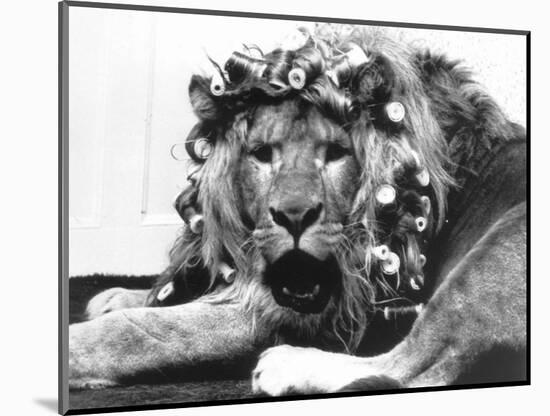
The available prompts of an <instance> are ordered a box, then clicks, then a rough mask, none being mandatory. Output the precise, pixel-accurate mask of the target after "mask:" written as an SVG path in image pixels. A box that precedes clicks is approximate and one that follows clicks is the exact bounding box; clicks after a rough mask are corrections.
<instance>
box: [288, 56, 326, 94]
mask: <svg viewBox="0 0 550 416" xmlns="http://www.w3.org/2000/svg"><path fill="white" fill-rule="evenodd" d="M324 70H325V60H324V59H323V56H322V54H321V52H320V51H319V50H318V49H316V48H303V49H300V50H299V51H297V56H296V58H294V61H293V62H292V69H291V70H290V72H289V73H288V83H289V84H290V86H291V87H292V88H294V89H296V90H301V89H302V88H304V87H305V86H306V84H308V83H310V82H311V81H312V80H314V79H315V78H317V77H318V76H319V75H321V74H322V73H323V72H324Z"/></svg>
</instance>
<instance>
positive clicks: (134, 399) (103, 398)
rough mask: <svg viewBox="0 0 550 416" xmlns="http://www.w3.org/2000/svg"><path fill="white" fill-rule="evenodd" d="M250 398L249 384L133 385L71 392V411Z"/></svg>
mask: <svg viewBox="0 0 550 416" xmlns="http://www.w3.org/2000/svg"><path fill="white" fill-rule="evenodd" d="M250 397H253V394H252V391H251V389H250V381H249V380H248V379H246V380H216V381H196V382H183V383H174V384H137V385H133V386H127V387H111V388H107V389H101V390H80V391H71V392H70V395H69V407H70V408H71V409H93V408H104V407H121V406H136V405H139V406H144V405H156V404H174V403H191V402H195V403H196V402H201V401H215V400H235V399H243V398H250Z"/></svg>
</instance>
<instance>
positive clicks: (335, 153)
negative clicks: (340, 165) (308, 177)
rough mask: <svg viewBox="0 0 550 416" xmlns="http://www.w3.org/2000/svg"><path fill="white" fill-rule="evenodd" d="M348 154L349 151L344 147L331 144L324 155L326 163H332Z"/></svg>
mask: <svg viewBox="0 0 550 416" xmlns="http://www.w3.org/2000/svg"><path fill="white" fill-rule="evenodd" d="M349 154H350V151H349V150H348V149H346V148H345V147H343V146H341V145H339V144H338V143H331V144H329V145H328V147H327V151H326V154H325V160H326V163H329V162H334V161H336V160H339V159H342V158H343V157H344V156H347V155H349Z"/></svg>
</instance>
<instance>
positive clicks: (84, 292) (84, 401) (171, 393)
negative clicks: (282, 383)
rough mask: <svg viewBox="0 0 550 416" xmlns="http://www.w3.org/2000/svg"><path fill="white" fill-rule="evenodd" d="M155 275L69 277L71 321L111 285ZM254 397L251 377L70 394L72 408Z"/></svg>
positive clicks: (146, 282) (134, 284)
mask: <svg viewBox="0 0 550 416" xmlns="http://www.w3.org/2000/svg"><path fill="white" fill-rule="evenodd" d="M153 278H154V276H141V277H129V276H128V277H127V276H108V277H106V276H103V275H92V276H85V277H73V278H71V279H70V283H69V286H70V290H69V292H70V302H69V322H70V323H75V322H79V321H81V320H82V317H83V313H84V310H85V307H86V304H87V302H88V300H89V299H90V298H91V297H93V296H94V295H96V294H97V293H99V292H101V291H103V290H105V289H108V288H110V287H126V288H129V289H146V288H149V287H151V284H152V281H153ZM250 397H253V395H252V391H251V388H250V380H249V379H248V378H244V379H240V380H208V381H188V382H179V383H165V384H136V385H132V386H124V387H112V388H106V389H99V390H76V391H71V392H70V394H69V407H70V408H71V409H94V408H105V407H122V406H136V405H140V406H141V405H157V404H171V403H190V402H201V401H215V400H235V399H243V398H250Z"/></svg>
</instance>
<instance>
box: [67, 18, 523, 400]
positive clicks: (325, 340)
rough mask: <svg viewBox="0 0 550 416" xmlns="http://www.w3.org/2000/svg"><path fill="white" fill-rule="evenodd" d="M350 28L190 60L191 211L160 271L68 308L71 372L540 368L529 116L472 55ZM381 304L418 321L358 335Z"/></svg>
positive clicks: (292, 386)
mask: <svg viewBox="0 0 550 416" xmlns="http://www.w3.org/2000/svg"><path fill="white" fill-rule="evenodd" d="M345 29H346V30H344V26H338V25H336V26H332V25H318V26H317V27H316V30H315V31H314V32H313V33H309V32H308V31H306V30H301V31H300V32H299V34H300V35H301V36H302V38H300V42H298V44H297V45H296V44H295V45H290V46H288V45H287V46H282V47H281V48H278V49H275V50H273V51H271V52H269V53H266V54H264V53H262V52H261V51H258V50H257V49H255V48H250V49H248V50H247V51H246V53H243V52H235V53H234V54H233V55H232V56H231V58H230V59H229V60H228V61H227V62H226V63H225V65H224V66H223V67H222V66H219V65H218V64H217V63H215V62H213V63H214V65H215V67H216V72H215V74H214V76H212V77H207V76H203V75H194V76H193V77H192V79H191V81H190V85H189V96H190V101H191V104H192V106H193V109H194V112H195V114H196V116H197V117H198V120H199V121H198V123H197V125H196V126H195V127H194V128H193V130H192V131H191V133H190V135H189V138H188V141H187V148H188V152H189V154H190V156H191V158H192V159H193V160H194V164H193V168H192V170H191V171H190V174H189V177H188V179H189V182H190V185H189V187H188V188H187V189H186V190H184V191H183V192H182V194H181V195H180V197H179V198H178V199H177V201H176V209H177V210H178V212H179V213H180V214H181V216H182V218H183V219H184V221H185V222H186V225H185V227H184V228H183V229H182V233H181V234H180V236H179V237H178V239H177V241H176V242H175V244H174V246H173V248H172V250H171V253H170V265H169V267H168V268H167V269H166V270H165V271H164V272H163V273H162V274H161V275H160V277H159V278H158V281H157V282H156V284H155V285H154V287H153V288H152V289H151V290H148V291H132V292H126V291H125V290H124V289H116V290H111V291H110V292H109V293H107V294H100V295H98V296H100V297H99V298H96V299H94V300H92V301H91V303H90V308H89V313H88V316H89V318H90V320H88V321H86V322H82V323H78V324H73V325H71V326H70V329H69V370H70V376H69V385H70V387H71V388H98V387H105V386H113V385H117V384H124V383H130V382H132V380H136V379H137V378H139V377H144V376H151V377H152V376H153V375H155V374H156V375H158V374H162V375H164V376H166V377H169V378H171V377H185V376H186V375H187V374H191V373H192V372H193V371H195V372H194V373H193V374H196V370H197V369H198V370H199V371H200V369H201V368H206V367H207V366H208V367H209V368H212V366H214V367H216V366H220V367H221V366H227V365H233V364H239V363H245V364H243V365H245V367H246V368H249V369H250V370H253V371H252V373H251V374H252V376H251V379H252V388H253V391H255V392H257V393H259V394H267V395H272V396H280V395H285V394H290V393H293V394H298V393H332V392H340V391H357V390H360V391H365V390H376V389H388V388H411V387H432V386H449V385H453V384H459V383H461V382H464V380H466V379H465V377H466V376H467V374H475V371H473V370H474V369H475V368H476V366H477V365H478V364H480V363H482V362H483V361H484V360H485V359H487V358H491V357H492V358H493V359H494V358H495V357H503V355H502V353H503V352H509V353H511V354H512V356H514V357H516V361H515V362H516V363H518V365H517V366H516V367H517V368H519V370H518V372H516V373H515V374H514V375H507V376H506V377H508V378H505V377H504V376H503V375H502V374H501V375H500V376H499V375H498V374H496V373H495V374H493V373H491V372H485V373H483V374H482V375H480V374H481V373H480V372H479V371H478V372H477V378H476V377H474V378H473V382H478V383H479V382H487V381H503V380H506V381H514V380H515V381H523V380H525V378H526V371H527V370H526V365H527V364H526V355H525V351H526V342H527V335H526V330H527V327H526V313H527V309H526V296H527V292H526V291H527V289H526V274H527V273H526V230H527V222H526V150H525V148H526V142H525V130H524V128H523V127H521V126H519V125H517V124H515V123H513V122H511V121H509V120H508V119H507V117H506V116H505V115H504V113H503V112H502V111H501V109H500V108H499V107H498V105H497V104H496V103H495V102H494V100H493V99H492V98H491V97H490V96H489V95H487V94H486V93H485V92H484V91H483V89H482V87H480V86H479V85H478V84H476V83H475V82H473V81H472V78H471V75H470V73H469V71H468V70H467V69H465V68H464V67H463V66H462V64H461V63H460V62H456V61H450V60H448V59H447V58H446V57H445V56H443V55H437V54H433V53H430V52H429V51H425V50H418V49H415V48H413V47H412V46H409V45H404V44H403V43H402V42H396V41H394V40H392V39H390V38H389V37H388V36H387V35H386V34H384V33H383V32H381V31H380V30H378V31H372V30H369V29H367V28H363V27H351V28H350V27H345ZM327 33H328V34H327ZM117 305H118V306H117ZM381 316H383V317H384V318H385V319H382V320H381V322H382V324H383V325H386V327H392V326H395V324H396V322H397V321H400V320H401V321H402V320H403V319H405V318H407V319H409V320H410V321H411V322H412V323H411V327H410V330H409V331H408V332H407V333H406V334H401V336H400V337H398V338H397V339H395V342H393V345H387V346H385V347H384V348H385V349H383V350H382V351H377V352H375V353H373V354H370V355H369V354H366V355H365V354H362V355H361V354H358V353H361V352H362V351H368V349H365V348H363V347H362V346H364V345H368V344H369V343H372V342H374V341H376V340H377V338H380V337H381V335H380V334H381V332H379V330H378V329H376V328H379V327H380V323H379V325H377V326H373V325H372V323H373V322H374V321H376V319H377V317H378V318H380V317H381ZM506 363H509V364H510V366H511V367H513V365H512V362H511V361H506V362H500V363H499V364H498V366H497V367H503V366H505V364H506ZM493 369H494V366H493ZM499 377H500V378H499ZM503 377H504V378H503ZM509 377H512V378H509ZM470 381H472V379H470Z"/></svg>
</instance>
